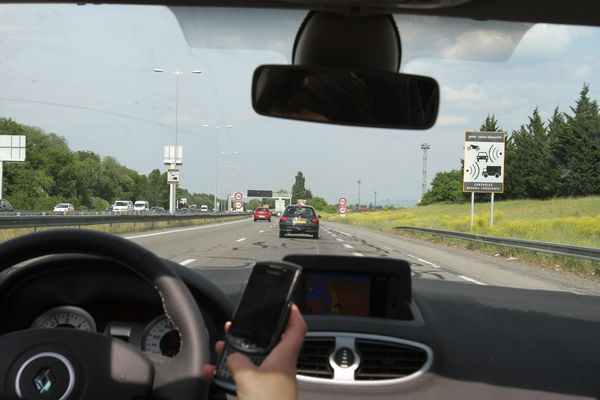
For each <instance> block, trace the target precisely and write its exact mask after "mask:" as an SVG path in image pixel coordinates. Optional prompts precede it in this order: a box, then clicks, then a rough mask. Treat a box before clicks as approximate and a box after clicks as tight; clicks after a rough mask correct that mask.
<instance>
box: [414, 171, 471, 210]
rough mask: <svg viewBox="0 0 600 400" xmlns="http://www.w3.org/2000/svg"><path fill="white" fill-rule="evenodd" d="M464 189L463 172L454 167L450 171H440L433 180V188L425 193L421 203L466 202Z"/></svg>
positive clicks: (422, 204) (423, 204)
mask: <svg viewBox="0 0 600 400" xmlns="http://www.w3.org/2000/svg"><path fill="white" fill-rule="evenodd" d="M464 202H465V196H464V194H463V191H462V172H461V171H459V170H457V169H453V170H452V171H448V172H438V173H437V174H436V175H435V178H433V181H432V182H431V189H429V190H428V191H427V193H425V194H424V195H423V198H422V199H421V202H420V203H419V205H421V206H425V205H428V204H433V203H464Z"/></svg>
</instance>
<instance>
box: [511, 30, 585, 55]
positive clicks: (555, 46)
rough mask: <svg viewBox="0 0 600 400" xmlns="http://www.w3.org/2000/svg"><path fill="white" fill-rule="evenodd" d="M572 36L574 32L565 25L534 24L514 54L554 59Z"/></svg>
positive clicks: (564, 48) (566, 45)
mask: <svg viewBox="0 0 600 400" xmlns="http://www.w3.org/2000/svg"><path fill="white" fill-rule="evenodd" d="M574 36H575V30H574V29H572V28H570V27H568V26H565V25H549V24H536V25H534V26H533V27H532V28H531V29H529V31H527V33H526V34H525V36H523V39H522V40H521V43H520V44H519V46H518V47H517V50H516V53H517V54H518V55H521V56H533V57H535V58H536V59H543V60H548V59H555V58H558V57H560V56H561V55H562V54H563V53H564V51H565V50H566V49H567V48H568V46H569V44H570V43H571V42H572V40H573V38H574Z"/></svg>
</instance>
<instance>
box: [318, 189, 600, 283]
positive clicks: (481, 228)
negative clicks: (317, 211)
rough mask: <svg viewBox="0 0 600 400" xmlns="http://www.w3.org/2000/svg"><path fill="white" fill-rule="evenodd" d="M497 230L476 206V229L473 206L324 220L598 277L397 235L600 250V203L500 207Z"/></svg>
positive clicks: (559, 263) (587, 271)
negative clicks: (431, 231) (458, 235)
mask: <svg viewBox="0 0 600 400" xmlns="http://www.w3.org/2000/svg"><path fill="white" fill-rule="evenodd" d="M494 208H495V210H494V226H493V227H492V226H490V203H489V202H486V203H476V204H475V219H474V226H473V227H471V226H470V218H471V217H470V213H471V205H470V203H466V204H458V205H454V204H436V205H430V206H424V207H412V208H404V209H400V210H389V211H374V212H364V213H350V214H348V215H347V216H346V217H343V218H342V217H339V216H337V215H331V214H330V215H326V216H324V219H325V220H328V221H334V222H340V223H345V224H352V225H359V226H364V227H367V228H370V229H374V230H379V231H384V232H391V233H395V234H399V235H405V236H410V237H419V238H424V239H427V240H432V241H435V242H438V243H445V244H449V245H451V246H457V247H461V248H466V249H471V250H477V251H481V252H485V253H490V254H501V255H502V256H507V257H514V258H519V259H522V260H526V261H529V262H531V263H534V264H537V265H542V266H545V267H549V268H553V269H557V270H564V271H569V272H575V273H578V274H580V275H585V276H591V277H594V278H595V279H598V278H599V277H600V263H598V262H592V261H586V260H579V259H575V258H571V257H561V256H553V255H548V254H542V253H536V252H531V251H527V250H518V249H509V248H504V247H500V246H491V245H484V244H479V243H475V242H470V241H465V240H458V239H450V238H439V237H433V236H432V235H428V234H417V233H411V232H404V231H403V232H399V231H396V230H394V227H397V226H416V227H424V228H435V229H444V230H452V231H460V232H472V233H477V234H482V235H491V236H499V237H510V238H518V239H527V240H540V241H545V242H554V243H563V244H571V245H576V246H585V247H593V248H598V247H600V197H598V196H594V197H584V198H578V199H553V200H545V201H541V200H512V201H496V202H495V204H494Z"/></svg>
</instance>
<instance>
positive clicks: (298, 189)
mask: <svg viewBox="0 0 600 400" xmlns="http://www.w3.org/2000/svg"><path fill="white" fill-rule="evenodd" d="M305 180H306V179H305V178H304V174H302V172H301V171H298V173H297V174H296V179H295V182H294V186H293V187H292V203H294V204H295V203H296V201H297V200H298V199H304V200H308V199H310V198H312V193H311V192H310V190H308V189H307V188H306V186H305Z"/></svg>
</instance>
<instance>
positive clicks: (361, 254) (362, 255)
mask: <svg viewBox="0 0 600 400" xmlns="http://www.w3.org/2000/svg"><path fill="white" fill-rule="evenodd" d="M352 255H354V256H356V257H364V256H365V255H364V254H363V253H352Z"/></svg>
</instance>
